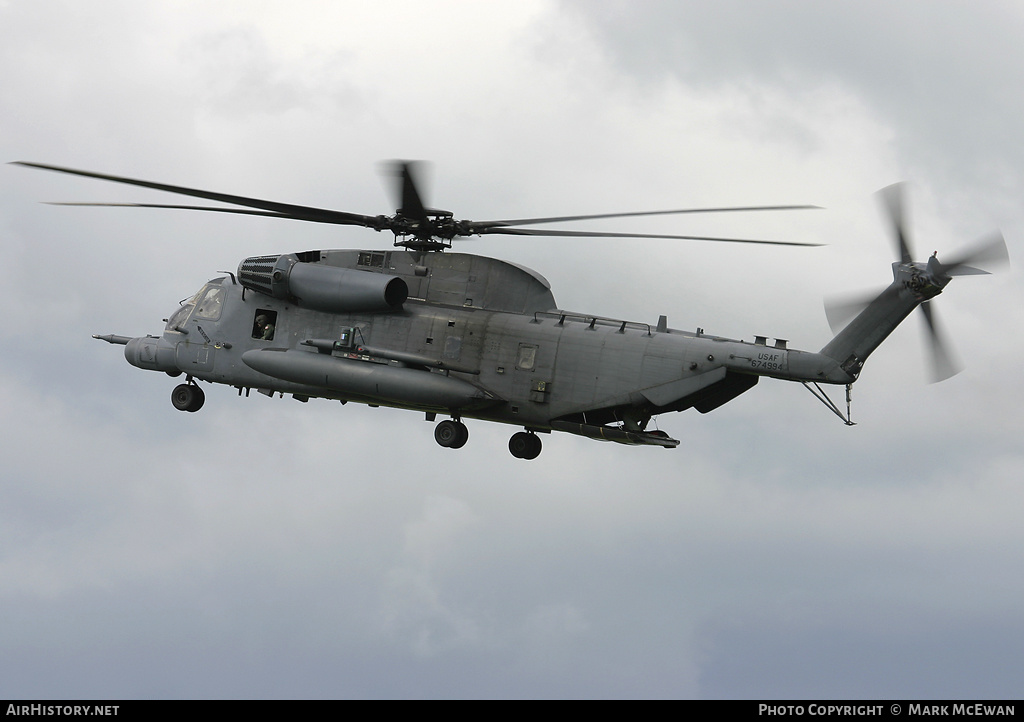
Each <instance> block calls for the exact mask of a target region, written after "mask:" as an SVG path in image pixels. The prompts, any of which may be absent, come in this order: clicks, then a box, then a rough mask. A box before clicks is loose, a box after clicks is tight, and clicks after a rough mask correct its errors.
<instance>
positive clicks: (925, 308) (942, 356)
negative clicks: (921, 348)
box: [921, 301, 963, 383]
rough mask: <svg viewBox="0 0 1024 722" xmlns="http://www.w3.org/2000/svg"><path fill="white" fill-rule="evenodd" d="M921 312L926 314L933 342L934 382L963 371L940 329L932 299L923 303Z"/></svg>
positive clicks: (925, 317) (929, 337)
mask: <svg viewBox="0 0 1024 722" xmlns="http://www.w3.org/2000/svg"><path fill="white" fill-rule="evenodd" d="M921 312H922V313H923V314H924V320H925V324H926V326H927V328H928V341H929V342H930V344H931V350H932V383H938V382H939V381H945V380H946V379H948V378H950V377H952V376H956V375H957V374H958V373H960V372H961V371H963V367H962V366H961V365H960V364H959V362H957V361H956V359H955V358H954V357H953V354H952V352H951V351H950V348H949V345H948V344H947V343H946V341H945V340H944V338H943V334H942V332H941V331H940V330H939V325H938V321H937V320H936V318H935V312H934V311H933V310H932V306H931V301H925V302H924V303H922V304H921Z"/></svg>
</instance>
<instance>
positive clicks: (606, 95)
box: [0, 0, 1024, 698]
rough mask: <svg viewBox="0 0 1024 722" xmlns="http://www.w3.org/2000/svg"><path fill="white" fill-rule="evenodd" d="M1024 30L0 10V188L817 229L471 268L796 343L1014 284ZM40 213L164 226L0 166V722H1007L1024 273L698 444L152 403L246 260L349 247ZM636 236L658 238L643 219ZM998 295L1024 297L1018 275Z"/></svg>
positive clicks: (712, 424) (827, 21)
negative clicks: (996, 719)
mask: <svg viewBox="0 0 1024 722" xmlns="http://www.w3.org/2000/svg"><path fill="white" fill-rule="evenodd" d="M1021 37H1024V10H1022V9H1021V7H1020V5H1019V4H1018V3H1012V2H987V3H974V4H968V3H952V2H948V3H946V2H895V3H894V2H891V1H887V2H884V3H882V2H858V3H816V2H774V3H750V2H728V1H720V2H715V3H707V2H678V1H672V2H658V1H656V0H647V1H646V2H643V3H627V2H617V1H615V2H613V1H611V0H606V1H598V0H564V1H563V2H557V1H555V0H524V1H522V2H516V3H509V2H430V3H425V2H372V3H371V2H346V3H340V2H313V1H309V2H304V3H302V4H301V5H300V6H299V9H298V10H297V9H296V6H295V5H294V4H293V3H285V2H251V1H247V2H229V1H226V0H225V1H221V2H217V3H208V2H203V3H200V2H186V1H182V2H159V1H154V2H146V3H139V2H116V1H113V0H100V1H97V2H90V3H79V2H72V1H70V0H69V1H65V2H61V1H59V0H31V1H28V0H0V77H2V78H3V92H2V93H0V150H2V151H3V152H2V155H0V158H2V160H4V161H14V160H31V161H38V162H43V163H53V164H58V165H67V166H71V167H78V168H87V169H92V170H96V171H100V172H108V173H114V174H121V175H126V176H131V177H138V178H147V179H152V180H157V181H163V182H167V183H174V184H180V185H191V186H195V187H200V188H210V189H215V190H221V191H224V192H228V193H236V194H242V195H252V196H258V197H265V198H273V199H277V200H281V201H286V202H293V203H301V204H309V205H315V206H323V207H330V208H337V209H342V210H348V211H354V212H358V213H370V214H377V213H387V212H390V211H391V204H390V200H389V198H388V195H387V193H386V192H385V189H384V188H383V184H382V182H381V179H380V177H379V173H378V163H379V162H380V161H381V160H386V159H390V158H422V159H430V160H431V161H433V163H434V165H433V172H432V175H433V177H434V182H433V184H432V190H431V199H430V202H432V203H433V204H434V205H437V206H440V207H442V208H448V209H451V210H453V211H455V213H456V216H459V217H463V218H470V219H490V218H507V217H529V216H543V215H561V214H569V213H599V212H611V211H627V210H650V209H659V208H678V207H688V206H716V205H717V206H720V205H748V204H774V203H813V204H817V205H821V206H824V207H825V208H826V210H822V211H815V212H810V213H801V214H771V216H770V217H769V216H768V215H761V216H759V217H757V218H752V217H742V218H737V217H722V216H716V217H708V218H700V219H697V218H692V219H686V220H685V222H684V220H681V219H679V218H675V219H664V218H663V219H639V220H638V221H634V222H633V223H629V224H624V223H618V224H612V223H608V224H607V225H605V226H602V227H604V228H609V229H616V230H640V231H650V232H661V233H707V234H717V235H730V234H732V235H739V234H744V235H751V236H755V237H764V238H788V239H792V240H798V241H805V242H820V243H827V244H828V245H827V247H824V248H816V249H813V248H812V249H799V248H757V247H749V246H721V245H712V244H703V245H702V244H697V243H687V242H676V243H673V242H667V241H665V242H650V243H643V242H637V243H628V244H627V243H620V242H612V241H610V240H609V241H583V240H575V239H566V240H560V241H557V242H553V241H543V240H539V239H521V240H515V239H511V240H510V239H493V238H491V239H481V240H475V241H468V242H466V243H465V244H464V245H463V246H461V247H460V250H465V251H467V252H473V253H480V254H485V255H490V256H494V257H497V258H501V259H504V260H508V261H513V262H516V263H520V264H524V265H527V266H530V267H532V268H535V269H537V270H538V271H539V272H541V273H542V274H543V275H545V276H546V277H547V278H548V279H549V280H550V281H551V283H552V287H553V290H554V293H555V298H556V300H557V301H558V302H559V305H560V306H562V307H563V308H571V309H576V310H580V311H586V312H588V313H594V314H598V315H605V316H613V317H624V318H629V319H631V320H638V321H648V322H654V321H655V320H656V319H657V317H658V315H659V314H666V315H667V316H668V318H669V323H670V325H671V326H673V327H675V328H682V329H689V330H692V329H694V328H696V327H697V326H701V327H703V328H705V329H706V330H707V331H708V332H709V333H717V334H720V335H727V336H732V337H738V338H746V339H748V340H749V339H752V337H753V335H754V334H765V335H770V336H774V337H783V338H787V339H790V342H791V344H792V345H793V346H795V347H798V348H805V349H810V350H817V349H818V348H820V347H821V346H823V345H824V344H825V343H826V342H827V341H828V340H829V338H830V337H831V333H830V331H829V328H828V325H827V323H826V321H825V316H824V312H823V309H822V299H823V298H824V297H826V296H829V295H836V294H842V293H844V292H851V291H858V290H861V289H865V288H872V287H876V286H880V285H884V284H885V283H887V282H888V281H889V280H890V279H891V275H890V269H889V265H890V264H891V262H892V260H894V259H893V249H892V243H891V239H890V238H889V236H888V234H887V229H886V226H885V224H884V222H883V219H882V217H881V214H880V213H879V209H878V204H877V201H876V199H875V198H874V196H873V193H874V191H876V190H877V189H879V188H881V187H883V186H886V185H888V184H890V183H893V182H895V181H899V180H906V181H908V182H909V190H910V199H909V202H910V215H911V220H912V227H913V232H914V239H915V245H916V249H917V255H918V256H919V257H920V258H924V257H925V256H927V255H930V254H931V253H932V252H933V251H936V250H937V251H939V252H940V257H941V255H942V253H949V252H952V251H954V250H955V249H957V248H959V247H961V246H963V245H965V244H967V243H970V242H971V241H972V240H974V239H976V238H978V237H980V236H982V235H984V234H985V233H986V232H988V231H990V230H992V229H994V228H1001V229H1002V231H1003V232H1004V234H1005V236H1006V239H1007V243H1008V245H1009V248H1010V253H1011V256H1013V257H1015V258H1017V259H1020V258H1022V257H1024V243H1022V240H1021V239H1022V238H1024V210H1022V207H1021V198H1022V195H1024V170H1022V169H1024V140H1022V136H1021V133H1020V129H1021V128H1024V93H1022V92H1021V88H1024V53H1022V51H1021V49H1020V38H1021ZM44 201H140V202H146V201H148V202H157V203H159V202H173V200H172V198H171V197H169V196H166V195H160V194H157V193H153V192H149V191H145V190H143V189H133V188H128V187H124V186H116V185H113V184H109V183H102V182H98V181H89V180H86V179H82V178H73V177H64V176H60V175H56V174H48V173H42V172H39V171H34V170H29V169H25V168H20V167H17V166H8V165H4V166H2V167H0V249H2V251H3V262H4V265H5V273H4V274H3V280H2V282H0V301H2V304H0V307H2V308H3V309H4V314H3V322H2V323H0V335H2V340H3V349H4V350H3V352H2V355H0V432H2V433H0V461H2V468H3V472H2V482H0V620H2V622H0V697H23V698H45V697H63V698H72V697H186V698H189V697H481V696H482V697H495V696H497V697H548V696H551V697H705V698H717V697H730V698H736V697H1000V696H1003V697H1006V696H1010V697H1016V696H1019V694H1020V669H1021V668H1022V667H1024V651H1022V650H1024V613H1022V612H1021V609H1022V608H1024V604H1022V601H1024V575H1022V574H1021V572H1022V568H1024V529H1022V526H1021V524H1020V521H1019V520H1020V513H1021V508H1022V506H1024V487H1022V484H1021V478H1022V477H1024V455H1022V449H1021V441H1020V440H1021V438H1022V435H1024V421H1022V414H1021V411H1020V403H1021V401H1022V394H1021V392H1020V388H1021V381H1020V373H1021V370H1020V367H1019V364H1017V362H1016V361H1015V359H1018V358H1021V356H1022V352H1024V343H1022V341H1021V329H1022V327H1024V292H1022V290H1021V283H1020V281H1021V278H1020V272H1019V271H1018V270H1016V268H1011V269H1010V270H1009V271H1007V272H1003V273H1002V274H1000V275H996V276H991V277H985V278H964V279H957V280H956V281H955V283H954V284H953V285H951V286H950V288H949V289H947V291H946V293H945V294H944V295H943V296H942V297H941V298H939V299H938V300H937V301H936V303H935V306H936V308H937V310H938V311H939V312H940V314H941V317H942V321H943V323H944V327H945V329H946V330H947V332H948V335H949V336H950V338H951V339H953V341H954V342H955V345H956V347H957V349H958V353H959V355H960V356H961V357H962V359H963V361H964V364H965V366H966V370H965V371H964V372H963V373H961V374H960V375H959V376H956V377H955V378H953V379H951V380H949V381H946V382H944V383H942V384H938V385H929V384H927V383H925V381H926V379H927V369H928V365H927V359H926V358H925V355H924V353H923V349H922V344H921V342H922V340H923V339H922V327H923V325H922V324H921V322H920V320H919V319H916V318H911V319H909V320H908V322H907V323H906V324H905V325H904V326H902V327H900V328H899V329H898V330H897V332H896V333H895V334H894V335H893V336H892V337H891V338H890V339H889V341H887V342H886V344H885V345H883V346H882V347H881V349H880V350H879V351H878V352H877V353H876V355H875V356H873V357H872V358H871V360H870V362H869V363H868V364H867V366H866V368H865V371H864V374H863V376H862V378H861V380H860V381H859V382H858V383H857V385H856V388H855V389H854V407H853V414H854V420H855V421H857V422H858V425H857V426H855V427H845V426H843V425H842V423H841V422H840V421H839V420H838V419H836V418H835V417H834V416H832V415H831V414H830V413H829V412H828V411H827V410H826V409H825V408H824V407H823V406H821V405H820V404H819V403H818V402H816V401H815V400H814V399H813V398H812V397H811V396H810V395H809V394H808V393H807V392H806V391H804V390H803V389H802V388H801V387H800V386H799V385H795V384H786V383H783V382H778V381H776V382H773V381H770V380H766V381H764V382H763V383H761V384H759V385H758V387H757V388H755V389H753V390H752V391H751V392H749V393H748V394H746V395H744V396H742V397H740V398H739V399H737V400H735V401H734V402H732V403H730V404H728V405H727V406H725V407H723V408H721V409H719V410H717V411H715V412H713V413H711V414H708V415H706V416H703V415H700V414H697V413H696V412H694V411H689V412H685V413H682V414H670V415H666V416H663V417H661V418H660V419H659V424H660V427H661V428H662V429H664V430H666V431H668V432H669V433H670V434H671V435H672V436H674V437H676V438H679V439H681V440H682V443H681V445H680V447H679V448H678V449H675V450H673V451H669V452H666V451H663V450H661V449H656V448H629V447H622V446H618V445H612V444H602V443H598V442H595V441H590V440H587V439H582V438H578V437H573V436H568V435H564V434H554V435H552V436H550V437H545V439H544V441H545V450H544V453H543V454H542V456H541V457H540V458H539V459H537V460H536V461H533V462H523V461H520V460H516V459H513V458H512V457H511V456H510V455H509V454H508V451H507V448H506V442H507V439H508V436H509V434H510V433H511V432H512V431H513V429H511V428H510V427H503V426H497V425H489V424H483V423H479V422H477V423H472V422H471V423H470V430H471V439H470V442H469V444H468V445H467V446H466V447H465V448H464V449H462V450H461V451H458V452H454V451H450V450H445V449H441V448H440V447H438V446H437V445H436V444H435V443H434V441H433V438H432V427H431V425H429V424H426V423H424V422H423V420H422V417H421V416H420V415H418V414H412V413H408V412H401V411H396V410H389V409H369V408H366V407H357V406H355V405H352V404H350V405H348V406H346V407H344V408H341V407H340V406H339V405H338V404H332V403H329V402H326V401H319V402H317V401H311V402H310V403H308V404H299V403H296V402H295V401H293V400H291V399H290V398H288V399H283V400H282V399H274V400H269V399H267V398H265V397H263V396H259V395H256V394H254V395H253V397H252V398H249V399H244V398H238V397H237V396H236V395H235V392H234V390H232V389H230V388H226V387H225V388H221V387H207V388H208V390H207V403H206V406H205V408H204V409H203V410H202V412H200V413H198V414H194V415H193V414H182V413H180V412H177V411H175V410H174V409H173V408H172V407H171V405H170V403H169V398H168V396H169V393H170V390H171V388H172V387H173V385H174V383H176V382H173V381H171V380H170V379H168V378H167V377H166V376H164V375H162V374H156V373H149V372H143V371H140V370H137V369H134V368H132V367H130V366H128V365H127V364H126V363H125V360H124V357H123V355H122V353H121V349H120V348H118V347H111V346H108V345H106V344H102V343H99V342H96V341H94V340H92V339H91V338H90V335H91V334H93V333H118V334H125V335H133V336H134V335H144V334H145V333H156V332H159V331H160V330H161V328H162V325H163V324H162V323H161V319H162V318H165V317H166V316H167V315H168V314H169V313H170V312H171V311H172V310H173V309H174V308H175V307H176V306H177V303H178V301H179V300H180V299H182V298H184V297H187V296H189V295H191V294H192V293H193V292H194V291H195V290H196V289H198V288H199V287H200V285H201V284H202V283H204V282H205V281H206V280H207V279H208V278H211V277H214V276H216V275H217V272H218V271H219V270H222V269H234V268H235V267H236V266H237V264H238V262H239V261H240V260H241V259H242V258H244V257H246V256H250V255H256V254H262V253H279V252H289V251H301V250H306V249H309V248H385V247H387V245H388V243H389V238H388V237H385V236H384V235H377V234H374V233H372V232H370V231H366V230H360V229H345V228H332V227H319V226H313V225H310V226H308V227H307V226H306V225H303V224H300V223H288V222H283V221H278V222H275V221H271V220H267V219H259V218H244V217H238V218H236V217H230V216H224V217H220V216H214V215H213V214H192V215H188V214H184V213H174V212H171V211H157V210H148V211H147V210H137V209H118V208H108V209H97V208H66V207H65V208H62V207H54V206H48V205H44V204H43V203H42V202H44ZM640 221H642V222H640ZM1018 267H1019V264H1018Z"/></svg>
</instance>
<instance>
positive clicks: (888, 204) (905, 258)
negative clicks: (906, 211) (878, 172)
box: [877, 183, 913, 263]
mask: <svg viewBox="0 0 1024 722" xmlns="http://www.w3.org/2000/svg"><path fill="white" fill-rule="evenodd" d="M904 185H905V184H903V183H893V184H892V185H891V186H886V187H885V188H883V189H882V190H880V191H878V194H877V195H878V197H879V198H880V199H881V201H882V204H883V205H884V206H885V209H886V210H887V211H888V215H889V220H890V221H891V222H892V226H893V231H894V234H895V240H896V253H897V254H898V255H899V258H900V263H910V262H911V261H912V260H913V253H912V251H911V250H910V238H909V236H908V235H907V233H906V230H905V226H904V215H903V189H904Z"/></svg>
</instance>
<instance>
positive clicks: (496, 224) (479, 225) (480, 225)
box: [472, 206, 821, 233]
mask: <svg viewBox="0 0 1024 722" xmlns="http://www.w3.org/2000/svg"><path fill="white" fill-rule="evenodd" d="M810 209H816V210H821V206H744V207H740V208H683V209H681V210H677V211H640V212H639V213H595V214H591V215H586V216H555V217H552V218H513V219H509V220H504V221H473V223H472V227H473V229H474V230H476V231H477V232H478V233H479V232H484V230H485V229H488V228H504V227H506V226H529V225H536V224H540V223H561V222H563V221H591V220H597V219H601V218H634V217H637V216H667V215H676V214H683V213H738V212H743V211H801V210H810Z"/></svg>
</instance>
